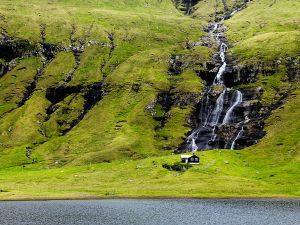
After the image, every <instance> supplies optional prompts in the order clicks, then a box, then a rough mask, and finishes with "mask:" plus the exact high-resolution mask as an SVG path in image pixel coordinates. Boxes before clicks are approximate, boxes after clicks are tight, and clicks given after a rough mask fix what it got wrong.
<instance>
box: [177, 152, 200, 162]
mask: <svg viewBox="0 0 300 225" xmlns="http://www.w3.org/2000/svg"><path fill="white" fill-rule="evenodd" d="M181 162H182V163H187V164H192V165H199V164H200V158H199V157H198V156H196V155H195V154H193V155H181Z"/></svg>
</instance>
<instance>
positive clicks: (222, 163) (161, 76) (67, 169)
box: [0, 0, 300, 199]
mask: <svg viewBox="0 0 300 225" xmlns="http://www.w3.org/2000/svg"><path fill="white" fill-rule="evenodd" d="M214 2H215V1H200V2H199V4H198V5H197V6H196V7H197V10H196V11H195V14H194V15H193V16H192V17H186V16H184V15H182V14H181V13H180V12H178V11H177V10H176V9H175V8H174V6H173V5H172V2H171V1H167V0H163V1H156V0H150V1H143V0H134V1H129V0H120V1H106V0H102V1H93V0H92V1H89V4H86V3H85V2H83V1H79V0H76V1H75V0H72V1H71V0H70V1H35V0H29V1H26V2H24V1H18V0H14V1H6V0H4V1H2V3H1V5H0V16H1V17H0V18H1V19H0V26H1V28H2V31H4V32H5V33H7V34H8V35H9V36H10V37H13V38H15V39H26V40H30V42H31V43H33V44H34V45H39V44H38V42H40V41H41V34H40V29H41V27H40V26H41V25H42V26H44V24H45V27H46V42H48V43H51V44H55V45H59V46H63V47H69V45H70V44H71V42H70V35H71V34H70V33H71V30H72V29H74V27H75V34H74V36H75V39H76V40H77V42H78V40H79V39H82V38H84V37H86V36H88V39H89V40H97V41H99V42H103V43H106V44H108V43H109V40H108V39H107V33H112V32H113V33H115V40H114V41H115V44H116V48H115V50H114V51H113V54H111V55H110V53H109V51H110V50H109V48H107V47H103V46H95V45H92V46H89V47H88V48H86V49H85V51H84V53H83V54H81V64H80V65H79V68H78V69H77V70H76V71H75V73H74V79H73V80H72V81H70V82H69V83H68V84H67V85H69V86H72V85H73V86H74V85H79V84H82V85H88V84H92V83H94V82H98V81H101V80H103V78H104V79H105V83H106V85H107V89H108V91H107V93H105V95H104V97H103V99H102V100H101V101H99V102H98V103H97V104H96V105H95V106H94V107H93V108H92V109H91V110H90V111H89V112H88V113H87V114H86V115H85V117H84V118H83V120H82V121H80V123H79V124H78V125H77V126H76V127H74V128H73V129H72V130H71V131H70V132H69V133H68V134H67V135H65V136H61V135H60V131H61V130H60V129H63V128H64V127H61V126H58V125H57V124H58V123H57V121H59V120H60V119H63V120H65V121H68V120H71V119H73V117H74V113H75V114H76V112H79V111H80V110H82V107H83V99H82V95H80V94H78V95H74V96H68V97H67V98H66V99H64V101H63V102H61V103H60V110H58V111H57V113H56V114H52V115H51V118H50V119H49V120H48V121H47V122H45V123H44V122H43V121H44V118H45V117H46V109H47V108H48V107H49V106H50V105H51V102H49V100H48V99H46V98H45V91H46V89H47V88H48V87H51V86H53V85H60V84H65V82H64V81H63V80H64V78H65V77H66V74H67V73H68V72H69V71H70V70H72V68H73V67H74V63H75V61H74V58H73V56H72V53H71V52H68V53H67V52H60V53H58V54H57V55H56V56H55V58H54V59H53V60H52V61H51V62H50V63H49V65H48V66H47V67H46V68H45V71H44V74H43V75H42V76H41V77H40V78H39V80H38V83H37V88H36V91H35V92H34V93H33V95H32V97H31V98H30V99H29V100H28V101H27V102H26V104H25V105H23V106H22V107H18V106H17V103H18V102H19V101H20V99H21V98H22V93H24V90H25V88H26V87H27V86H28V84H29V83H30V82H31V81H32V79H33V77H34V76H35V74H36V69H37V68H38V67H39V66H40V65H41V63H42V62H41V59H40V58H39V57H30V58H26V59H18V61H17V66H16V67H15V68H14V69H13V70H12V71H10V72H9V73H7V74H5V75H4V76H3V77H1V78H0V81H1V90H0V93H1V95H0V100H1V102H0V115H1V118H0V130H1V134H0V148H1V150H0V153H1V156H0V168H1V170H0V199H30V198H89V197H116V196H118V197H122V196H127V197H141V196H145V197H146V196H163V197H174V196H177V197H299V195H300V193H299V190H300V186H299V185H300V177H299V174H298V171H299V169H300V168H299V165H300V162H299V161H300V155H299V152H300V138H299V137H300V129H299V128H300V124H299V121H300V120H299V110H300V93H299V88H298V85H297V82H296V81H295V82H294V83H293V84H291V83H290V82H288V81H287V79H286V78H287V71H286V67H285V65H283V67H284V68H281V69H280V70H279V71H277V73H276V74H274V75H272V76H264V75H261V76H260V78H259V80H258V81H257V82H256V83H254V84H251V85H252V86H253V88H256V87H258V86H262V87H263V88H264V89H265V90H266V91H265V94H264V95H265V96H264V98H263V100H264V101H265V102H266V103H269V102H271V101H272V100H274V98H275V97H276V93H277V92H278V89H282V88H287V89H288V90H290V89H291V86H292V88H293V90H294V91H293V95H291V96H290V97H289V98H288V99H287V101H286V103H285V104H284V106H283V107H282V108H280V109H278V110H276V112H274V113H273V114H272V116H271V117H270V118H269V119H268V120H267V126H266V131H267V136H266V137H265V138H263V139H262V140H261V141H260V142H259V143H258V144H256V145H254V146H252V147H249V148H247V149H245V150H242V151H230V150H214V151H207V152H200V153H199V155H200V157H201V160H202V163H201V165H200V166H194V167H193V168H191V169H189V170H188V171H186V172H184V173H178V172H171V171H168V170H166V169H164V168H162V164H163V163H165V162H167V163H174V162H177V161H178V160H179V156H178V155H171V151H165V150H162V149H163V148H166V147H170V146H171V148H173V149H172V150H174V149H175V148H176V146H178V145H179V144H180V143H181V142H182V140H183V138H184V137H185V134H186V132H188V131H189V130H190V129H191V128H190V127H189V126H188V124H187V122H186V119H187V118H188V116H189V115H190V114H191V113H192V112H193V110H194V107H193V105H188V106H184V107H179V106H173V107H172V108H171V110H170V115H171V116H170V117H169V118H168V120H167V121H166V123H165V126H164V127H163V128H160V129H157V126H158V125H159V122H158V121H156V120H155V118H153V116H152V115H151V113H150V112H148V111H147V110H145V108H146V107H147V106H149V105H151V104H152V103H153V102H155V99H156V97H157V95H158V93H160V92H164V91H168V92H171V93H173V94H175V96H176V95H181V94H186V93H193V94H200V93H201V91H202V88H203V81H201V79H200V78H199V77H197V75H196V74H195V73H194V71H193V68H197V69H198V68H199V67H201V65H202V63H204V62H206V61H209V59H210V58H211V56H212V54H213V50H211V49H209V48H207V47H197V48H194V49H192V50H186V49H185V43H186V40H187V39H189V40H193V41H197V40H198V39H199V38H201V37H202V36H203V35H205V34H204V32H203V31H202V30H201V28H202V26H205V25H206V24H207V22H208V21H212V18H213V16H214V15H213V13H214V9H215V7H214ZM234 2H235V1H230V3H231V4H229V6H234ZM298 5H299V3H297V1H288V0H284V1H276V2H275V4H273V5H271V6H270V2H269V1H267V0H255V1H253V2H252V3H251V4H250V5H249V6H248V7H247V8H246V9H244V10H243V11H242V12H240V13H238V14H236V15H234V16H233V17H232V18H231V19H230V20H228V21H227V22H226V25H227V27H228V31H227V36H228V39H229V42H230V44H231V45H232V56H234V57H236V60H237V62H238V63H240V64H247V65H252V64H256V63H258V62H265V63H266V64H268V63H270V62H273V61H276V60H278V59H279V58H280V57H281V58H282V57H285V56H288V57H294V58H297V57H299V45H298V44H297V43H298V41H299V40H298V39H299V16H298V15H297V13H295V10H296V9H297V8H299V7H298ZM217 8H218V10H220V11H222V5H221V4H219V5H218V6H217ZM72 27H73V28H72ZM278 46H280V47H278ZM182 53H184V54H185V56H186V59H185V62H186V63H187V64H188V65H189V68H188V69H186V70H185V71H184V72H183V73H182V74H180V75H174V76H173V77H170V74H168V68H169V60H170V56H171V55H172V54H182ZM23 67H25V68H23ZM136 86H137V87H139V88H138V92H136V91H135V90H134V89H133V87H136ZM2 87H4V88H2ZM249 87H250V86H249ZM7 97H8V98H9V100H7ZM73 97H74V98H73ZM71 99H74V100H72V101H71ZM68 107H71V108H73V111H72V113H70V114H66V113H63V112H64V110H65V109H66V108H68ZM162 114H163V112H162ZM26 147H27V148H29V149H30V154H29V155H28V154H27V155H26V153H27V152H26V151H27V150H26Z"/></svg>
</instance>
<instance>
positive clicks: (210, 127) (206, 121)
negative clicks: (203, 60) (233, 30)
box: [186, 9, 244, 152]
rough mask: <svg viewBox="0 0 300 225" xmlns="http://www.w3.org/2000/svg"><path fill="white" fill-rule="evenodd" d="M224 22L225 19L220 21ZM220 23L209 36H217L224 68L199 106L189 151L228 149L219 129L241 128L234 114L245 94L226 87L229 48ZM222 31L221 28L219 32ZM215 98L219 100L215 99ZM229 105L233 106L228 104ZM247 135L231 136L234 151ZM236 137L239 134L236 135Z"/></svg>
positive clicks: (190, 137) (220, 68) (219, 70)
mask: <svg viewBox="0 0 300 225" xmlns="http://www.w3.org/2000/svg"><path fill="white" fill-rule="evenodd" d="M238 11H240V9H237V10H236V11H233V12H232V15H233V14H235V13H236V12H238ZM223 21H224V18H223V19H222V20H221V22H223ZM221 22H220V23H215V24H213V25H212V26H211V29H210V31H209V33H210V34H211V35H212V36H213V37H214V39H215V41H216V42H217V43H218V44H219V54H218V55H219V58H220V61H221V63H222V64H221V66H220V67H219V69H218V72H217V74H216V76H215V78H214V80H213V83H212V84H211V85H210V86H207V87H206V91H205V94H204V98H203V100H202V102H201V105H200V112H199V124H198V126H197V127H196V129H195V130H194V131H192V133H191V134H190V135H189V136H188V138H187V141H186V143H187V145H186V146H187V148H188V149H189V150H192V151H193V152H196V151H197V150H208V149H214V148H218V147H220V146H223V147H224V146H225V144H223V145H220V144H219V143H218V142H220V138H219V137H218V134H217V131H218V130H219V129H220V127H222V126H225V125H234V126H235V127H237V128H238V127H240V126H238V124H240V122H239V123H235V121H234V114H235V110H236V108H237V107H238V106H240V105H242V103H243V94H242V92H241V91H239V90H235V91H233V90H232V89H230V88H227V87H226V86H225V84H224V77H223V75H224V73H225V72H226V68H227V62H226V51H227V49H228V46H227V44H226V43H225V41H224V39H223V38H222V36H223V32H224V31H223V30H224V29H222V28H223V25H222V24H221ZM220 28H221V29H220ZM216 89H219V90H220V91H219V94H218V95H217V97H212V93H215V90H216ZM214 99H216V100H214ZM229 103H230V104H229ZM243 132H244V128H243V127H242V128H240V131H239V132H238V134H237V136H235V137H232V138H231V140H232V139H233V140H234V141H233V142H232V144H231V149H234V148H235V143H236V141H237V139H239V138H240V137H241V136H242V134H243ZM235 134H236V133H235Z"/></svg>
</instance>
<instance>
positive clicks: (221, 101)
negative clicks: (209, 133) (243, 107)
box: [209, 91, 225, 126]
mask: <svg viewBox="0 0 300 225" xmlns="http://www.w3.org/2000/svg"><path fill="white" fill-rule="evenodd" d="M224 95H225V91H223V92H222V93H221V94H220V95H219V97H218V99H217V102H216V107H215V109H214V111H213V112H212V114H211V119H210V120H209V121H210V123H209V124H210V125H211V126H216V125H217V124H218V122H219V118H220V115H221V113H222V111H223V107H224Z"/></svg>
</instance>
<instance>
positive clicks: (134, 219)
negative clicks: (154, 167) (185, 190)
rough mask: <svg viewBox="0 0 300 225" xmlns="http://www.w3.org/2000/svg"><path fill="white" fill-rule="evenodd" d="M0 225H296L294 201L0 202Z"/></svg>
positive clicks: (299, 216) (298, 214) (298, 211)
mask: <svg viewBox="0 0 300 225" xmlns="http://www.w3.org/2000/svg"><path fill="white" fill-rule="evenodd" d="M0 224H1V225H19V224H22V225H23V224H24V225H25V224H26V225H35V224H39V225H55V224H67V225H82V224H84V225H95V224H97V225H98V224H99V225H115V224H120V225H135V224H138V225H142V224H149V225H150V224H151V225H167V224H170V225H176V224H188V225H192V224H193V225H196V224H199V225H200V224H201V225H215V224H216V225H227V224H228V225H229V224H230V225H240V224H243V225H244V224H245V225H261V224H263V225H300V200H246V199H244V200H241V199H240V200H233V199H230V200H228V199H227V200H191V199H184V200H130V199H124V200H123V199H120V200H83V201H77V200H76V201H75V200H74V201H25V202H0Z"/></svg>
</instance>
